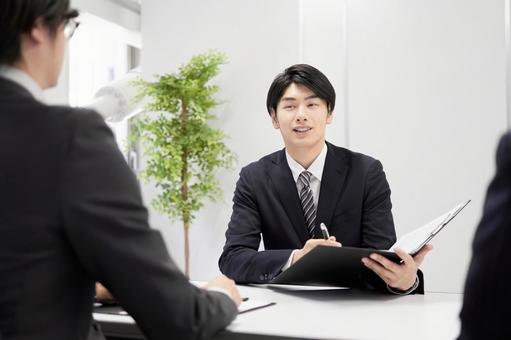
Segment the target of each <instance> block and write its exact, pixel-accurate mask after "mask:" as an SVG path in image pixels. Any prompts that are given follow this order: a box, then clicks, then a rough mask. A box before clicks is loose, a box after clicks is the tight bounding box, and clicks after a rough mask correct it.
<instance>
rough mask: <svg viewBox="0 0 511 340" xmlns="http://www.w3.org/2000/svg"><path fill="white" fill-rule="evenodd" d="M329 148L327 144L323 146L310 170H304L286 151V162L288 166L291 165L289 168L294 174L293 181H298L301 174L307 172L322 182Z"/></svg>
mask: <svg viewBox="0 0 511 340" xmlns="http://www.w3.org/2000/svg"><path fill="white" fill-rule="evenodd" d="M327 150H328V148H327V146H326V143H325V144H323V149H321V152H320V153H319V155H318V157H316V159H315V160H314V162H312V164H311V165H310V166H309V168H308V169H304V168H303V166H301V164H300V163H298V162H297V161H295V160H294V159H293V157H291V155H290V154H289V153H288V152H287V149H286V160H287V164H288V165H289V168H290V169H291V173H292V174H293V179H294V180H295V182H296V181H298V176H300V174H301V173H302V172H303V171H305V170H307V171H308V172H310V173H311V174H312V176H314V177H316V178H317V179H318V180H319V181H320V182H321V176H322V175H323V168H324V167H325V161H326V153H327Z"/></svg>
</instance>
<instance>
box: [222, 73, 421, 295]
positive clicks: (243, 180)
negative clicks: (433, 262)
mask: <svg viewBox="0 0 511 340" xmlns="http://www.w3.org/2000/svg"><path fill="white" fill-rule="evenodd" d="M334 106H335V91H334V89H333V87H332V85H331V84H330V82H329V80H328V79H327V78H326V76H325V75H324V74H322V73H321V72H320V71H318V70H317V69H315V68H314V67H312V66H310V65H304V64H301V65H294V66H291V67H289V68H287V69H286V70H285V71H284V72H283V73H281V74H279V75H278V76H277V77H276V78H275V80H274V81H273V83H272V85H271V86H270V89H269V91H268V97H267V109H268V112H269V114H270V116H271V119H272V123H273V126H274V128H275V129H279V130H280V132H281V134H282V138H283V140H284V144H285V149H283V150H280V151H277V152H275V153H272V154H270V155H268V156H266V157H263V158H262V159H260V160H259V161H257V162H254V163H252V164H249V165H248V166H246V167H244V168H243V169H242V170H241V173H240V178H239V180H238V182H237V185H236V190H235V193H234V198H233V202H234V205H233V213H232V217H231V221H230V223H229V226H228V229H227V232H226V243H225V246H224V250H223V253H222V255H221V257H220V260H219V265H220V269H221V271H222V272H223V273H224V274H226V275H227V276H229V277H231V278H233V279H234V280H235V281H237V282H253V283H267V282H269V281H271V280H272V279H273V278H274V277H275V276H276V275H278V274H279V273H280V272H281V271H283V270H286V269H287V268H289V267H290V266H291V265H293V264H294V263H295V262H296V261H298V260H299V259H300V258H301V257H302V256H304V255H305V254H306V253H308V252H309V251H310V250H311V249H313V248H314V247H316V246H318V245H324V246H334V247H335V246H341V243H342V245H344V246H350V247H367V248H375V249H388V248H389V247H390V246H392V244H393V243H394V242H395V240H396V235H395V231H394V223H393V219H392V213H391V206H392V204H391V201H390V188H389V185H388V183H387V180H386V178H385V173H384V172H383V167H382V165H381V163H380V162H379V161H377V160H375V159H373V158H371V157H369V156H366V155H363V154H360V153H355V152H352V151H350V150H347V149H344V148H340V147H337V146H335V145H332V144H330V143H326V142H325V128H326V125H327V124H330V122H331V121H332V118H333V110H334ZM320 223H325V224H326V226H327V227H328V228H329V230H330V235H332V237H330V239H328V240H323V239H321V232H320V230H319V229H320V228H319V225H320ZM261 235H262V239H263V242H264V249H265V250H264V251H258V247H259V243H260V240H261ZM430 249H431V247H430V246H429V245H428V246H426V247H424V248H423V249H422V250H421V251H420V252H419V253H418V254H417V255H416V256H415V257H414V258H412V257H411V256H410V255H408V254H407V253H405V252H403V251H401V250H398V251H397V253H398V255H399V256H400V257H401V258H402V259H403V263H402V264H396V263H393V262H391V261H389V260H387V259H385V258H384V257H382V256H379V255H377V254H372V255H371V256H370V258H364V259H363V262H364V264H365V265H366V266H367V267H368V268H370V269H371V270H373V271H374V272H375V273H376V274H377V275H378V276H379V277H380V278H381V280H380V279H378V278H377V277H376V280H374V279H373V280H369V279H368V280H367V282H364V284H365V285H369V286H372V287H373V288H382V289H385V291H391V292H394V293H398V294H407V293H411V292H422V291H423V286H422V285H421V286H420V287H419V289H417V288H418V286H419V285H420V283H421V282H422V280H419V279H418V277H417V269H418V266H419V265H420V263H421V262H422V260H423V258H424V256H425V255H426V253H427V252H428V251H429V250H430ZM385 284H386V285H385Z"/></svg>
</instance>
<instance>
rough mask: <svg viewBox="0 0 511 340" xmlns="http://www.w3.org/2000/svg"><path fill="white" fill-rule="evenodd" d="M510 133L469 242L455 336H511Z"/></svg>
mask: <svg viewBox="0 0 511 340" xmlns="http://www.w3.org/2000/svg"><path fill="white" fill-rule="evenodd" d="M510 207H511V134H510V133H508V134H507V135H505V136H504V137H503V138H502V139H501V141H500V143H499V147H498V151H497V172H496V174H495V176H494V178H493V180H492V182H491V183H490V186H489V187H488V191H487V193H486V200H485V203H484V209H483V217H482V219H481V221H480V223H479V226H478V227H477V230H476V233H475V236H474V241H473V244H472V260H471V262H470V266H469V270H468V274H467V280H466V282H465V292H464V297H463V307H462V310H461V314H460V317H461V334H460V337H459V339H458V340H470V339H510V338H511V329H510V328H509V325H508V323H509V313H508V311H509V302H510V301H511V290H510V289H509V278H510V277H511V260H510V259H511V256H510V255H509V254H510V253H509V242H510V241H511V209H510Z"/></svg>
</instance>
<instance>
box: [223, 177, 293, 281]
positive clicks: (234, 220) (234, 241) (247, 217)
mask: <svg viewBox="0 0 511 340" xmlns="http://www.w3.org/2000/svg"><path fill="white" fill-rule="evenodd" d="M253 183H254V181H251V180H250V174H249V171H248V170H247V168H244V169H242V170H241V173H240V178H239V180H238V182H237V183H236V189H235V192H234V198H233V212H232V216H231V221H230V222H229V226H228V228H227V231H226V233H225V237H226V242H225V246H224V249H223V252H222V255H221V256H220V259H219V261H218V264H219V267H220V270H221V271H222V273H224V274H225V275H226V276H228V277H230V278H231V279H233V280H235V281H236V282H238V283H268V282H269V281H271V280H272V279H273V278H274V277H275V276H276V275H278V274H279V273H280V272H281V270H282V267H283V266H284V264H286V262H287V260H288V259H289V256H290V255H291V252H292V249H272V250H264V251H258V249H259V244H260V242H261V232H262V230H261V216H260V213H259V208H258V205H257V201H256V198H255V197H254V195H253V193H252V192H253V190H252V185H253Z"/></svg>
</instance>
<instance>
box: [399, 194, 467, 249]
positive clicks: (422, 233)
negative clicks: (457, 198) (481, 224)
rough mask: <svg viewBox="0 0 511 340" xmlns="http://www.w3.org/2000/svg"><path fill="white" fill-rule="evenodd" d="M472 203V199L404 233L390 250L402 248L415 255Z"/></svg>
mask: <svg viewBox="0 0 511 340" xmlns="http://www.w3.org/2000/svg"><path fill="white" fill-rule="evenodd" d="M469 203H470V200H468V201H465V202H463V203H461V204H459V205H457V206H456V207H455V208H454V209H452V210H450V211H448V212H446V213H445V214H443V215H441V216H439V217H437V218H435V219H434V220H433V221H431V222H429V223H428V224H426V225H424V226H422V227H420V228H417V229H415V230H414V231H412V232H409V233H407V234H405V235H403V236H402V237H401V238H399V240H397V242H396V243H394V244H393V245H392V247H390V249H389V250H390V251H394V249H395V248H401V249H403V250H404V251H406V252H407V253H409V254H411V255H415V254H416V253H417V252H418V251H419V250H420V249H421V248H422V247H424V246H425V245H426V243H428V242H429V241H430V240H431V239H432V238H433V237H435V236H436V234H438V232H439V231H440V230H442V228H443V227H445V226H446V225H447V223H449V222H450V221H451V220H452V219H453V218H454V217H455V216H456V215H458V213H459V212H460V211H461V210H462V209H463V208H465V207H466V206H467V204H469Z"/></svg>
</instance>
